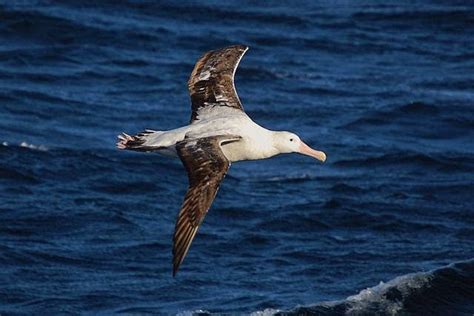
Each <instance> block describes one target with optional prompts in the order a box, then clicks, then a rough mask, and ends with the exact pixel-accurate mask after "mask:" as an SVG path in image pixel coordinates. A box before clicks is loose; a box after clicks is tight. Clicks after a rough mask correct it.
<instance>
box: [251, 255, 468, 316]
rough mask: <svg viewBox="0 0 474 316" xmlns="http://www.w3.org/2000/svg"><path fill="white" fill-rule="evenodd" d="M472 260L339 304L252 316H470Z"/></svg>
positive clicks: (365, 292) (394, 282) (384, 285)
mask: <svg viewBox="0 0 474 316" xmlns="http://www.w3.org/2000/svg"><path fill="white" fill-rule="evenodd" d="M472 313H474V259H472V260H468V261H463V262H458V263H454V264H450V265H448V266H445V267H442V268H439V269H435V270H432V271H429V272H419V273H411V274H407V275H403V276H400V277H397V278H395V279H393V280H391V281H389V282H386V283H384V282H380V284H378V285H376V286H374V287H371V288H367V289H365V290H362V291H360V292H359V293H358V294H356V295H352V296H349V297H348V298H346V299H345V300H342V301H331V302H322V303H318V304H315V305H312V306H301V307H297V308H295V309H293V310H291V311H275V310H272V309H268V310H264V311H261V312H256V313H253V314H252V315H354V316H355V315H472Z"/></svg>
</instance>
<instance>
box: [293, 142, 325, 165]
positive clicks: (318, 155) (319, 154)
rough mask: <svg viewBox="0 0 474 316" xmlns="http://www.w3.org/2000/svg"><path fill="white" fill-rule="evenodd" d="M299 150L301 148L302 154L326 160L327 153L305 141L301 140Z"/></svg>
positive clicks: (322, 160)
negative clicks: (315, 148)
mask: <svg viewBox="0 0 474 316" xmlns="http://www.w3.org/2000/svg"><path fill="white" fill-rule="evenodd" d="M299 150H300V154H303V155H308V156H311V157H314V158H316V159H318V160H319V161H321V162H324V161H325V160H326V154H325V153H324V152H322V151H318V150H314V149H313V148H311V147H309V146H308V145H306V144H305V143H303V142H301V144H300V148H299Z"/></svg>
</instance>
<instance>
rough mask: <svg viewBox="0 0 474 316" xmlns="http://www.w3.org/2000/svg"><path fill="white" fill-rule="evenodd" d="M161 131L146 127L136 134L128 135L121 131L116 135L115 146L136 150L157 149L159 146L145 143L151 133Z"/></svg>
mask: <svg viewBox="0 0 474 316" xmlns="http://www.w3.org/2000/svg"><path fill="white" fill-rule="evenodd" d="M155 133H161V132H158V131H154V130H150V129H146V130H144V131H143V132H140V133H138V134H137V135H134V136H130V135H128V134H127V133H122V134H120V135H118V136H117V138H118V142H117V148H118V149H127V150H136V151H154V150H158V149H160V148H161V147H157V146H151V145H150V144H147V139H148V138H149V137H150V135H151V134H155Z"/></svg>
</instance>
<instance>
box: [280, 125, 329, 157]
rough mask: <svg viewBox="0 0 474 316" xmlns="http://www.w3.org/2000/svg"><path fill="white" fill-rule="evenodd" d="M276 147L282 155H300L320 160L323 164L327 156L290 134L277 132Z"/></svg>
mask: <svg viewBox="0 0 474 316" xmlns="http://www.w3.org/2000/svg"><path fill="white" fill-rule="evenodd" d="M273 143H274V147H275V148H276V149H277V150H278V151H279V152H280V153H281V154H286V153H299V154H303V155H307V156H311V157H313V158H316V159H318V160H319V161H321V162H324V161H325V160H326V154H325V153H324V152H322V151H318V150H314V149H312V148H311V147H309V146H308V145H306V144H305V143H304V142H303V141H302V140H301V139H300V138H299V136H298V135H296V134H293V133H290V132H275V133H274V134H273Z"/></svg>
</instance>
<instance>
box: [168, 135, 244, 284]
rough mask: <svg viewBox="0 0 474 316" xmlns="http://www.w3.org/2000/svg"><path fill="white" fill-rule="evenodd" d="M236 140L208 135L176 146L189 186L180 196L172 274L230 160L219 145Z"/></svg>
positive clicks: (236, 137)
mask: <svg viewBox="0 0 474 316" xmlns="http://www.w3.org/2000/svg"><path fill="white" fill-rule="evenodd" d="M239 139H240V137H239V136H212V137H205V138H200V139H191V140H186V139H185V140H184V141H182V142H180V143H178V144H177V145H176V149H177V152H178V155H179V157H180V158H181V161H182V162H183V165H184V167H185V168H186V171H187V172H188V178H189V188H188V191H187V192H186V195H185V196H184V201H183V205H182V206H181V211H180V212H179V215H178V219H177V220H176V226H175V231H174V236H173V276H175V275H176V272H177V271H178V269H179V266H180V265H181V263H182V262H183V260H184V257H185V256H186V254H187V252H188V250H189V246H191V242H192V241H193V238H194V236H195V235H196V233H197V230H198V228H199V225H200V224H201V222H202V221H203V219H204V216H206V214H207V211H208V210H209V208H210V207H211V204H212V202H213V201H214V198H215V196H216V193H217V190H218V189H219V185H220V183H221V181H222V179H224V176H225V174H226V173H227V170H228V169H229V166H230V162H229V161H228V160H227V158H226V157H225V156H224V153H223V152H222V149H221V144H222V143H223V142H233V141H237V140H239Z"/></svg>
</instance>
